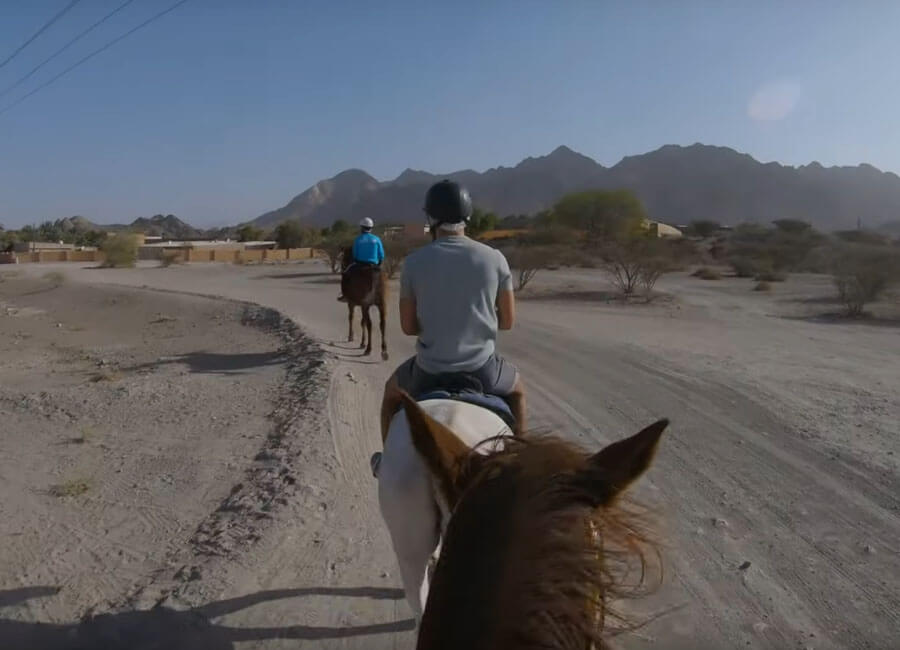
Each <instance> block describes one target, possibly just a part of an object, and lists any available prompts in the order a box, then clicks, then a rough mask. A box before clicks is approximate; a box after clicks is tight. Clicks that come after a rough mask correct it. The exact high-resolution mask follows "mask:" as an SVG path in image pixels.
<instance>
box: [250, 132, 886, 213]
mask: <svg viewBox="0 0 900 650" xmlns="http://www.w3.org/2000/svg"><path fill="white" fill-rule="evenodd" d="M442 178H450V179H453V180H455V181H457V182H459V183H462V184H464V185H465V186H466V187H467V188H468V190H469V192H470V194H471V196H472V200H473V201H474V203H475V204H476V205H477V206H478V207H480V208H481V209H484V210H489V211H493V212H495V213H497V214H499V215H500V216H507V215H511V214H515V215H521V214H535V213H537V212H540V211H542V210H546V209H548V208H551V207H552V206H553V205H554V203H556V201H558V200H559V199H560V198H561V197H562V196H564V195H565V194H568V193H570V192H575V191H582V190H590V189H621V188H624V189H630V190H632V191H633V192H635V194H636V195H637V196H638V198H640V199H641V201H642V202H643V203H644V205H645V207H646V208H647V211H648V213H649V214H650V215H651V216H652V217H653V218H655V219H658V220H660V221H665V222H670V223H688V222H690V221H693V220H697V219H710V220H715V221H718V222H720V223H723V224H736V223H741V222H745V221H757V222H761V223H762V222H764V223H768V222H770V221H772V220H773V219H779V218H795V219H803V220H806V221H809V222H810V223H812V224H813V225H814V226H816V227H818V228H822V229H831V228H846V227H853V225H854V224H855V223H856V219H857V217H861V218H862V219H864V220H867V222H870V223H873V224H876V223H883V222H886V221H888V220H890V219H896V217H897V215H900V178H898V177H897V176H896V175H894V174H891V173H883V172H879V171H878V170H877V169H875V168H874V167H872V166H871V165H860V166H857V167H849V168H847V167H845V168H837V167H831V168H827V169H825V168H823V167H821V165H819V164H818V163H811V164H810V165H808V166H806V167H796V168H795V167H789V166H785V165H782V164H781V163H778V162H770V163H761V162H759V161H758V160H756V159H754V158H753V157H752V156H750V155H748V154H746V153H741V152H739V151H735V150H734V149H732V148H730V147H724V146H714V145H707V144H703V143H699V142H697V143H694V144H690V145H679V144H668V145H664V146H662V147H660V148H658V149H656V150H654V151H650V152H647V153H644V154H640V155H636V156H626V157H624V158H622V160H621V161H619V163H617V164H616V165H614V166H613V167H609V168H607V167H604V166H602V165H600V164H599V163H597V162H596V161H594V160H593V159H591V158H589V157H588V156H585V155H583V154H581V153H578V152H577V151H575V150H573V149H572V148H570V147H568V146H566V145H560V146H558V147H556V148H555V149H554V150H553V151H551V152H550V153H548V154H546V155H543V156H538V157H529V158H525V159H524V160H522V161H521V162H519V163H518V164H517V165H515V166H512V167H493V168H490V169H488V170H486V171H484V172H475V171H472V170H471V169H467V170H460V171H456V172H452V173H449V174H434V173H431V172H427V171H422V170H417V169H412V168H406V169H404V170H403V171H402V172H401V173H400V174H399V175H398V176H397V178H395V179H394V180H392V181H388V182H384V183H380V182H378V181H377V180H375V179H374V178H373V177H371V176H370V175H369V174H367V173H366V172H364V171H362V170H359V169H350V170H346V171H345V172H341V173H340V174H337V175H336V176H334V177H332V178H330V179H327V180H323V181H320V182H319V183H316V184H315V185H313V186H311V187H310V188H308V189H307V190H305V191H304V192H303V193H301V194H299V195H297V196H296V197H294V199H292V200H291V201H290V202H289V203H288V204H287V205H285V206H283V207H281V208H278V209H277V210H273V211H271V212H267V213H266V214H264V215H262V216H260V217H258V218H257V219H256V220H255V223H256V224H257V225H259V226H263V227H271V226H274V225H276V224H277V223H280V222H281V221H284V220H286V219H299V220H301V221H303V222H304V223H306V224H308V225H312V226H327V225H330V224H331V223H333V222H334V221H335V220H336V219H338V218H340V219H344V220H347V221H353V220H355V219H358V218H360V217H363V216H369V217H373V218H375V219H377V220H381V221H382V222H393V223H398V222H400V223H402V222H406V223H414V222H415V223H418V222H420V221H421V218H422V197H423V196H424V191H425V187H426V186H427V185H428V184H429V183H432V182H435V181H437V180H440V179H442Z"/></svg>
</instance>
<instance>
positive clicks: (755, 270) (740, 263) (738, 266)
mask: <svg viewBox="0 0 900 650" xmlns="http://www.w3.org/2000/svg"><path fill="white" fill-rule="evenodd" d="M728 263H729V264H730V265H731V268H732V269H733V270H734V274H735V275H736V276H737V277H739V278H752V277H755V276H757V275H760V274H762V273H767V272H769V271H771V268H772V265H771V263H770V262H769V261H768V260H765V259H754V258H752V257H744V256H737V257H733V258H731V259H729V260H728Z"/></svg>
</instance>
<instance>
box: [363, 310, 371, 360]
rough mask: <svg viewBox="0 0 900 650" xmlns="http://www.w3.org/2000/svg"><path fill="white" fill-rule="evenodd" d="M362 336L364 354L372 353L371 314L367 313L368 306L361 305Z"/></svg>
mask: <svg viewBox="0 0 900 650" xmlns="http://www.w3.org/2000/svg"><path fill="white" fill-rule="evenodd" d="M363 336H364V337H365V339H366V351H365V352H364V353H363V354H365V355H366V356H368V355H370V354H372V314H370V313H369V307H363Z"/></svg>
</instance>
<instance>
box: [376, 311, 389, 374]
mask: <svg viewBox="0 0 900 650" xmlns="http://www.w3.org/2000/svg"><path fill="white" fill-rule="evenodd" d="M385 311H387V307H386V306H385V305H384V303H381V304H379V305H378V329H379V330H380V331H381V360H382V361H387V360H388V351H387V341H385V338H384V337H385V334H386V333H385V329H386V328H385Z"/></svg>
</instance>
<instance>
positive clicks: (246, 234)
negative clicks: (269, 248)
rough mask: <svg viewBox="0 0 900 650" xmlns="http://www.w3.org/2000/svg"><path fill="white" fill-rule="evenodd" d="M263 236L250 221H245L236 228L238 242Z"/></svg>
mask: <svg viewBox="0 0 900 650" xmlns="http://www.w3.org/2000/svg"><path fill="white" fill-rule="evenodd" d="M262 236H263V231H262V229H260V228H257V227H256V226H254V225H253V224H252V223H245V224H244V225H243V226H241V227H240V228H238V229H237V237H238V241H239V242H248V241H259V240H260V239H261V238H262Z"/></svg>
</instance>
